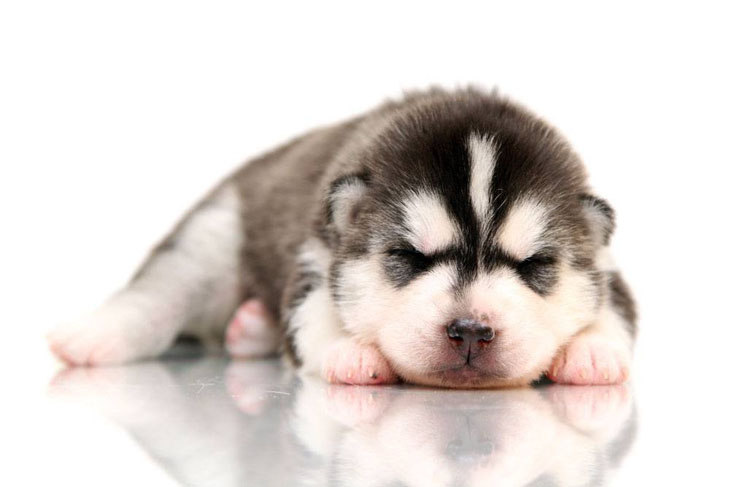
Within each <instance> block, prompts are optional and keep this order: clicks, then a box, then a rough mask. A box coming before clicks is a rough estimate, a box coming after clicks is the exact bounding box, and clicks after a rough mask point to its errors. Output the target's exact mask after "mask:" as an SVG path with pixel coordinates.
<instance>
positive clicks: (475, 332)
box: [446, 319, 495, 353]
mask: <svg viewBox="0 0 730 487" xmlns="http://www.w3.org/2000/svg"><path fill="white" fill-rule="evenodd" d="M446 334H447V335H448V337H449V341H450V342H451V344H452V345H453V346H454V347H456V349H457V350H459V351H461V352H463V353H469V350H471V351H472V352H474V351H476V350H477V349H478V347H479V346H483V345H486V344H488V343H489V342H491V341H492V340H494V336H495V333H494V330H493V329H492V328H491V327H490V326H487V325H486V324H484V323H482V322H481V321H477V320H472V319H460V320H454V321H452V322H451V323H450V324H449V325H448V326H447V327H446Z"/></svg>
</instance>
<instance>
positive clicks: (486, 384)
mask: <svg viewBox="0 0 730 487" xmlns="http://www.w3.org/2000/svg"><path fill="white" fill-rule="evenodd" d="M396 370H397V373H398V375H399V376H400V377H401V378H402V379H403V380H404V381H406V382H409V383H411V384H417V385H424V386H435V387H448V388H451V389H486V388H490V389H498V388H509V387H522V386H526V385H529V384H530V383H532V382H533V381H535V380H537V379H539V378H540V376H541V375H542V373H543V370H542V368H540V369H535V370H532V371H529V372H528V373H524V374H522V373H517V374H510V373H508V372H505V371H499V372H495V371H489V370H483V369H479V368H477V367H473V366H471V365H464V366H462V367H455V368H448V369H445V370H432V371H417V370H398V368H397V367H396Z"/></svg>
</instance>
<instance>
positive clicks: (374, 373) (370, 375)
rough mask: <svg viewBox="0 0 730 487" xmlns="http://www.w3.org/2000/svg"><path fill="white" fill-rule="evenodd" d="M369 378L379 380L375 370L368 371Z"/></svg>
mask: <svg viewBox="0 0 730 487" xmlns="http://www.w3.org/2000/svg"><path fill="white" fill-rule="evenodd" d="M368 377H370V378H371V379H377V378H378V374H377V372H375V371H374V370H373V369H368Z"/></svg>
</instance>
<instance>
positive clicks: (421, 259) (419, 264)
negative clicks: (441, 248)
mask: <svg viewBox="0 0 730 487" xmlns="http://www.w3.org/2000/svg"><path fill="white" fill-rule="evenodd" d="M388 255H389V256H391V257H395V258H398V259H401V260H403V261H406V262H408V263H409V264H411V265H412V266H413V267H414V268H417V269H420V268H423V269H424V270H425V268H427V267H428V266H429V265H430V264H431V263H432V262H433V258H432V257H429V256H427V255H425V254H423V253H422V252H419V251H418V250H416V249H414V248H395V249H390V250H388Z"/></svg>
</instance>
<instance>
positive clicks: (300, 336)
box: [290, 287, 345, 374]
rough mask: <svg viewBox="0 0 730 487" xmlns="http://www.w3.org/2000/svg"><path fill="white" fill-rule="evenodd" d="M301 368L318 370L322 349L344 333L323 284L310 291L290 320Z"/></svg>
mask: <svg viewBox="0 0 730 487" xmlns="http://www.w3.org/2000/svg"><path fill="white" fill-rule="evenodd" d="M290 324H291V327H292V330H293V331H295V332H296V335H295V340H296V341H295V345H296V348H297V353H298V354H299V358H300V359H301V361H302V371H303V372H305V373H314V374H319V373H320V371H321V370H322V362H323V360H324V355H325V350H326V349H327V348H328V347H329V346H331V345H333V344H335V343H336V342H337V341H338V340H340V339H341V338H343V337H345V334H344V333H343V331H342V325H341V324H340V320H339V318H338V316H337V313H336V312H335V308H334V305H333V303H332V298H331V297H330V295H329V291H328V290H327V289H326V288H325V287H320V288H318V289H315V290H314V291H312V292H310V293H309V294H308V295H307V297H306V298H305V299H304V301H303V302H302V303H301V304H300V305H299V306H298V307H297V308H296V310H295V311H294V314H293V315H292V318H291V321H290Z"/></svg>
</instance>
